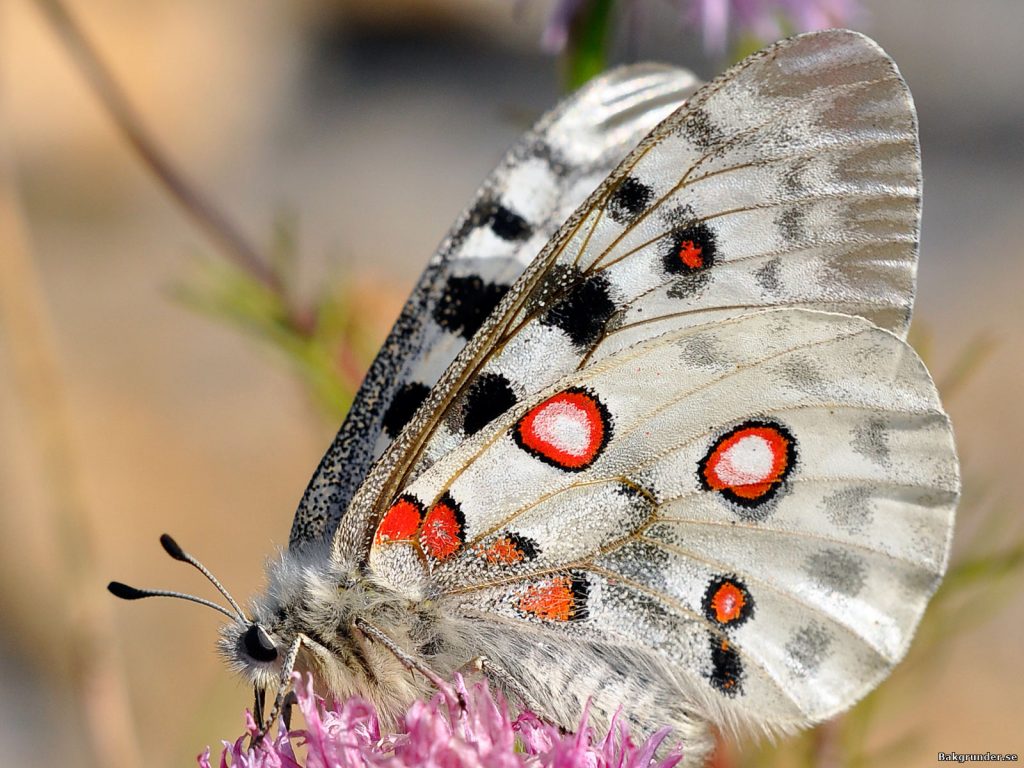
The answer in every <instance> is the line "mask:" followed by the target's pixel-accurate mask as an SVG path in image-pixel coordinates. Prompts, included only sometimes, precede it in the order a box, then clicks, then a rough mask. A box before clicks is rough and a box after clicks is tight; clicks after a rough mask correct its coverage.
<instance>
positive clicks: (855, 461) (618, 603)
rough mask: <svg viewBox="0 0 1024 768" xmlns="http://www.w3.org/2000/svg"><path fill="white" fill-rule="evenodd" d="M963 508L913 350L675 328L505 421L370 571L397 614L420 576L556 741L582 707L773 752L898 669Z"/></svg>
mask: <svg viewBox="0 0 1024 768" xmlns="http://www.w3.org/2000/svg"><path fill="white" fill-rule="evenodd" d="M958 488H959V480H958V468H957V460H956V454H955V450H954V447H953V440H952V434H951V430H950V427H949V422H948V419H947V417H946V416H945V414H944V413H943V412H942V408H941V405H940V403H939V400H938V396H937V394H936V392H935V388H934V385H933V384H932V382H931V379H930V378H929V376H928V373H927V371H926V370H925V368H924V365H923V364H922V363H921V362H920V360H919V359H918V358H917V356H916V355H915V354H914V352H913V350H912V349H911V348H910V347H909V346H908V345H907V344H906V343H905V342H904V341H902V340H900V339H898V338H897V337H896V336H894V335H893V334H891V333H889V332H887V331H884V330H882V329H880V328H878V327H877V326H874V325H872V324H871V323H869V322H868V321H866V320H864V319H863V318H859V317H851V316H846V315H838V314H830V313H822V312H812V311H807V310H799V309H782V310H769V311H764V312H760V313H754V314H746V315H740V316H738V317H735V318H732V319H729V320H724V321H721V320H714V321H712V322H710V323H707V324H702V325H689V324H686V323H680V324H679V325H678V326H677V327H675V328H671V329H668V330H665V331H664V332H660V333H659V334H658V335H652V336H651V337H649V338H647V339H644V340H642V341H639V342H637V343H635V344H634V345H632V346H631V347H630V348H629V349H626V350H622V351H619V352H616V353H615V354H612V355H609V356H608V357H606V358H604V359H603V360H601V361H600V362H598V363H595V364H593V365H589V366H587V367H586V368H585V369H583V370H581V371H578V372H575V373H573V374H571V375H569V376H567V377H565V378H563V379H562V380H560V381H559V382H558V383H557V384H556V385H555V386H554V387H552V388H550V389H548V390H546V391H545V392H543V393H541V395H540V396H539V397H538V398H536V399H535V400H531V401H529V402H528V403H525V404H521V405H517V406H516V407H514V408H513V409H510V411H509V412H507V413H506V414H503V415H502V416H501V417H500V418H499V419H497V420H496V421H495V423H494V424H492V425H491V426H490V427H489V428H488V429H486V430H483V431H481V432H480V433H478V434H477V435H475V436H473V437H472V438H470V439H469V440H467V441H465V442H464V443H463V444H462V445H460V446H459V448H457V449H456V450H455V451H452V452H451V453H450V454H448V455H447V456H445V457H443V458H442V459H440V460H439V461H437V462H436V463H435V464H434V465H433V466H431V467H430V468H429V469H428V470H427V471H426V472H424V473H423V474H422V475H420V476H419V477H418V478H417V479H416V480H415V481H414V482H413V483H411V484H410V485H409V486H407V487H406V488H405V489H404V490H403V494H402V496H401V497H400V499H399V501H398V502H396V504H395V505H393V507H392V510H393V511H400V510H401V508H402V506H403V505H409V504H413V505H415V506H417V507H418V508H419V509H421V510H422V518H423V519H422V522H421V523H420V525H419V527H418V531H417V533H416V534H415V535H410V536H408V537H405V538H404V539H403V537H401V536H389V535H387V534H388V533H389V531H390V529H391V527H393V526H394V520H393V519H392V517H393V514H394V512H393V511H389V512H388V513H387V514H386V515H385V516H384V519H383V521H382V522H381V526H380V528H379V531H378V535H377V537H376V539H375V543H374V545H373V547H372V549H371V554H370V566H371V569H372V571H373V573H374V574H375V576H376V578H378V579H382V580H384V581H385V582H387V583H389V584H390V586H391V587H392V588H393V589H395V590H396V591H398V592H400V593H403V592H404V593H408V592H409V590H410V589H422V587H421V586H420V585H417V584H414V583H412V582H411V581H410V580H409V574H410V569H409V567H408V562H409V560H408V558H409V557H410V555H415V556H416V557H424V558H425V560H426V562H427V564H428V566H429V581H428V585H427V587H426V589H427V590H428V593H429V594H430V595H431V597H433V598H434V599H436V600H438V601H439V603H440V608H439V611H440V612H441V613H442V614H443V615H444V616H445V617H448V619H449V620H450V621H452V622H453V623H455V624H458V623H459V622H464V623H465V627H464V628H463V629H461V630H455V632H456V634H460V635H462V636H467V637H468V636H472V637H474V638H478V639H479V643H480V646H479V648H478V652H479V653H482V654H486V655H489V656H490V657H491V658H493V659H495V660H496V661H497V662H498V663H500V664H501V665H503V666H505V667H506V668H507V669H508V670H509V671H510V672H511V673H512V674H513V675H514V676H515V677H516V678H517V679H519V680H520V681H521V682H523V683H524V684H525V685H526V686H527V688H528V690H530V691H531V692H532V693H533V694H534V696H535V698H536V699H537V700H538V701H541V702H545V703H546V704H547V705H548V706H550V707H551V708H552V709H553V710H554V711H555V712H556V713H558V714H559V715H560V716H561V717H564V718H565V719H566V720H565V721H566V722H574V718H576V717H578V715H579V712H580V709H581V708H582V706H583V704H584V702H585V700H586V698H587V697H588V696H593V697H594V702H595V706H596V708H597V710H598V711H599V712H601V711H603V712H604V713H605V714H608V713H610V712H612V711H614V709H615V708H616V707H618V706H620V705H621V706H623V707H624V708H625V711H626V713H627V715H629V716H630V717H631V718H632V719H633V720H634V721H635V722H638V723H639V724H641V725H644V724H646V725H648V726H649V727H655V726H659V725H663V724H665V722H667V723H668V724H673V725H679V726H680V727H681V730H682V731H683V732H684V733H686V732H687V730H686V729H687V726H688V725H691V724H692V723H693V721H700V720H711V721H712V722H715V723H718V724H719V725H725V726H730V725H746V726H757V727H759V728H760V729H766V730H769V731H772V732H778V731H784V730H788V729H792V728H794V727H797V726H799V725H802V724H806V723H808V722H813V721H818V720H821V719H824V718H826V717H829V716H831V715H833V714H835V713H836V712H838V711H840V710H842V709H844V708H846V707H848V706H849V705H850V704H852V703H853V702H854V701H855V700H856V699H858V698H859V697H860V696H862V695H863V694H864V693H866V692H867V690H869V689H870V688H871V687H873V686H874V685H875V684H877V682H878V681H879V680H880V679H881V678H882V677H883V676H884V675H885V674H887V672H888V671H889V670H890V669H891V668H892V666H893V665H894V664H895V663H896V662H897V661H899V659H900V658H902V656H903V655H904V653H905V652H906V650H907V647H908V644H909V641H910V638H911V636H912V634H913V632H914V629H915V627H916V625H917V623H918V621H919V619H920V617H921V614H922V612H923V610H924V607H925V604H926V602H927V599H928V597H929V596H930V595H931V593H932V591H933V590H934V588H935V587H936V585H937V583H938V581H939V579H940V578H941V574H942V573H943V571H944V569H945V564H946V559H947V554H948V548H949V542H950V536H951V531H952V523H953V512H954V507H955V503H956V499H957V493H958ZM414 530H415V529H414ZM416 552H419V553H422V554H421V555H419V554H416ZM569 640H571V642H567V641H569ZM693 736H694V735H693V734H692V733H690V739H689V741H688V743H687V744H686V746H687V747H688V748H691V749H694V748H696V746H699V739H698V740H697V741H694V738H693ZM695 745H696V746H695Z"/></svg>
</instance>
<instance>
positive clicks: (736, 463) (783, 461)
mask: <svg viewBox="0 0 1024 768" xmlns="http://www.w3.org/2000/svg"><path fill="white" fill-rule="evenodd" d="M795 464H796V439H795V438H794V437H793V435H792V433H791V432H790V431H789V430H788V429H786V428H785V427H783V426H782V425H781V424H777V423H775V422H770V421H747V422H744V423H743V424H740V425H739V426H736V427H733V428H732V429H730V430H729V431H728V432H726V433H725V434H724V435H722V436H721V437H719V438H718V439H717V440H716V441H715V442H714V444H713V445H712V446H711V447H710V448H709V449H708V452H707V453H706V454H704V458H702V459H701V460H700V462H699V463H698V465H697V478H698V480H699V482H700V484H701V487H703V488H704V489H705V490H708V491H717V492H718V493H720V494H722V495H723V496H724V497H725V498H727V499H728V500H729V501H732V502H735V503H736V504H739V505H740V506H744V507H756V506H758V505H759V504H762V503H764V502H765V501H767V500H768V499H770V498H771V497H772V496H774V495H775V493H776V492H777V491H778V489H779V487H780V486H781V485H782V483H783V482H784V481H785V480H786V478H787V477H789V474H790V473H791V472H792V471H793V466H794V465H795Z"/></svg>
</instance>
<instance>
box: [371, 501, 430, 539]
mask: <svg viewBox="0 0 1024 768" xmlns="http://www.w3.org/2000/svg"><path fill="white" fill-rule="evenodd" d="M422 519H423V505H422V504H421V503H420V502H419V500H418V499H417V498H416V497H415V496H409V495H404V496H399V497H398V498H397V499H395V501H394V503H392V505H391V506H390V507H388V511H387V512H385V513H384V517H382V518H381V521H380V524H379V525H378V526H377V533H376V535H375V536H374V537H373V543H374V544H385V543H387V542H389V541H411V540H412V539H413V537H414V536H415V535H416V532H417V531H418V530H419V527H420V520H422Z"/></svg>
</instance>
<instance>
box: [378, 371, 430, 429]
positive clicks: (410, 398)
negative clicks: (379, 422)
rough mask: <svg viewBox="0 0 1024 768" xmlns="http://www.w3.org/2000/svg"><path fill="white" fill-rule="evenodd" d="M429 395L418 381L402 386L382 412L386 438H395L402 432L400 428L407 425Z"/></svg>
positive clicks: (428, 390)
mask: <svg viewBox="0 0 1024 768" xmlns="http://www.w3.org/2000/svg"><path fill="white" fill-rule="evenodd" d="M428 394H430V387H428V386H427V385H426V384H421V383H420V382H418V381H410V382H408V383H407V384H403V385H402V386H401V388H399V390H398V391H397V392H396V393H395V397H394V399H393V400H392V401H391V405H389V406H388V409H387V410H386V411H385V412H384V419H383V425H384V431H385V432H386V433H387V435H388V437H390V438H392V439H393V438H395V437H397V436H398V433H399V432H401V431H402V427H404V426H405V425H406V424H408V423H409V420H410V419H411V418H412V417H413V414H415V413H416V409H417V408H419V407H420V406H421V405H422V404H423V401H424V400H426V399H427V395H428Z"/></svg>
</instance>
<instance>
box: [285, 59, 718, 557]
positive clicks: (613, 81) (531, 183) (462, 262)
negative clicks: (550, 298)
mask: <svg viewBox="0 0 1024 768" xmlns="http://www.w3.org/2000/svg"><path fill="white" fill-rule="evenodd" d="M697 85H698V83H697V81H696V79H695V78H694V77H693V75H691V74H690V73H688V72H685V71H682V70H678V69H674V68H670V67H662V66H657V65H639V66H632V67H624V68H621V69H618V70H614V71H612V72H609V73H608V74H606V75H604V76H602V77H600V78H597V79H596V80H594V81H593V82H591V83H590V84H588V85H587V86H586V87H585V88H583V89H582V90H580V91H579V92H578V93H576V94H574V95H573V96H571V97H569V98H568V99H566V101H564V102H563V103H562V104H561V105H559V106H558V107H557V108H555V109H554V110H553V111H551V112H550V113H548V114H547V115H546V116H544V117H543V118H542V119H541V120H540V121H539V122H538V123H537V125H535V126H534V127H533V128H532V129H531V130H530V131H529V132H527V133H526V134H525V135H524V136H523V137H522V138H521V139H520V140H519V141H518V142H517V143H516V144H515V145H514V146H513V147H512V149H511V150H510V151H509V152H508V153H507V155H506V156H505V158H504V159H503V160H502V162H501V163H500V164H499V166H498V167H497V169H496V170H495V171H494V172H493V173H492V174H491V176H489V177H488V179H487V180H486V181H485V182H484V184H483V185H482V187H481V188H480V190H479V191H478V193H477V196H476V199H475V200H474V201H473V203H472V204H471V205H470V206H469V208H467V209H466V211H465V212H464V213H463V214H462V215H461V216H460V217H459V220H458V221H457V222H456V223H455V225H454V226H453V228H452V230H451V231H450V233H449V235H448V236H447V238H446V239H445V240H444V242H443V243H442V244H441V246H440V248H439V249H438V251H437V253H436V254H435V255H434V257H433V258H432V259H431V261H430V263H429V264H428V266H427V268H426V270H425V271H424V273H423V275H422V276H421V277H420V280H419V282H418V283H417V285H416V287H415V288H414V289H413V292H412V295H411V296H410V297H409V300H408V301H407V303H406V305H405V307H404V308H403V310H402V313H401V315H400V316H399V318H398V320H397V322H396V323H395V325H394V327H393V328H392V330H391V332H390V334H389V335H388V338H387V340H386V341H385V342H384V345H383V347H382V348H381V350H380V352H379V353H378V355H377V358H376V359H375V360H374V362H373V364H372V365H371V367H370V370H369V372H368V373H367V375H366V378H365V380H364V381H363V384H362V386H361V387H360V389H359V392H358V393H357V394H356V397H355V400H354V402H353V405H352V408H351V410H350V412H349V415H348V417H347V418H346V420H345V422H344V424H343V425H342V427H341V429H340V430H339V432H338V434H337V436H336V437H335V439H334V441H333V443H332V444H331V446H330V448H329V449H328V451H327V453H326V455H325V456H324V457H323V459H322V461H321V462H320V465H319V467H318V468H317V470H316V473H315V474H314V476H313V478H312V480H311V481H310V483H309V486H308V487H307V489H306V491H305V494H304V495H303V498H302V501H301V503H300V504H299V508H298V510H297V512H296V515H295V519H294V522H293V524H292V530H291V535H290V538H289V546H290V548H296V547H302V546H303V545H304V544H305V543H306V542H310V541H320V540H323V539H329V537H330V536H331V535H332V533H333V532H334V529H335V528H336V527H337V525H338V521H339V520H340V519H341V517H342V515H343V513H344V510H345V508H346V507H347V505H348V502H349V500H350V498H351V497H352V494H353V493H354V492H355V489H356V488H357V487H358V486H359V484H360V483H361V482H362V480H363V478H364V476H365V474H366V472H367V470H368V469H369V467H370V465H371V464H372V462H373V461H374V460H375V459H377V458H378V457H379V456H380V455H381V454H382V453H383V452H384V450H385V449H386V448H387V446H388V445H389V444H390V442H391V440H392V439H393V438H394V437H395V436H396V435H397V434H398V433H399V432H400V430H401V429H402V427H403V426H404V425H405V423H406V422H407V421H408V420H409V418H411V416H412V415H413V413H414V412H415V410H416V408H417V407H418V406H419V405H420V404H421V403H422V402H423V400H424V399H425V398H426V395H427V393H428V392H429V390H430V388H431V387H432V386H433V385H434V384H435V383H436V381H437V380H438V378H439V377H440V375H441V374H442V372H443V371H444V370H445V369H446V368H447V367H448V365H449V364H450V363H451V362H452V361H453V360H454V359H455V357H456V356H457V355H458V353H459V352H460V351H461V350H462V349H463V347H464V346H465V344H466V342H467V341H468V339H469V338H471V337H472V336H473V334H474V333H475V332H476V331H477V330H478V329H479V328H480V326H481V325H482V324H483V323H484V321H485V320H486V319H487V317H488V315H489V314H490V312H491V310H492V309H493V308H494V307H495V306H496V305H497V303H498V302H499V300H500V299H501V298H502V297H503V296H504V295H505V293H506V292H507V291H508V288H509V286H510V285H511V284H512V283H514V282H515V280H516V279H517V278H518V277H519V275H520V274H521V273H522V271H523V269H524V268H525V267H526V265H527V264H529V263H530V261H531V260H532V259H533V258H534V256H535V255H536V254H537V253H538V252H539V251H540V250H541V249H542V248H543V246H544V245H545V243H546V242H547V241H548V240H549V239H550V237H551V236H552V235H553V234H554V233H555V231H556V230H557V228H558V226H559V225H560V224H561V223H562V222H563V221H564V220H565V219H566V218H567V217H568V216H569V215H570V214H571V213H572V211H573V210H574V209H575V208H576V207H577V206H578V205H579V204H580V203H581V202H582V201H583V200H584V199H585V198H586V197H587V195H589V194H590V193H591V192H592V191H593V190H594V189H595V188H596V187H597V186H598V184H600V183H601V182H602V181H603V180H604V179H605V177H606V176H607V175H608V173H609V172H610V171H611V170H612V169H613V168H614V167H615V166H616V165H617V164H618V163H619V162H620V161H621V159H622V158H623V157H624V156H625V154H626V153H627V152H628V151H629V150H630V149H632V148H633V147H634V146H635V145H636V143H637V142H638V141H639V140H640V139H641V138H642V137H643V136H644V135H645V134H646V133H647V132H648V131H650V129H651V128H652V127H653V126H654V125H656V124H657V123H658V122H659V121H660V120H661V119H662V118H663V117H665V116H666V115H667V114H669V113H671V112H672V111H673V110H674V109H675V108H677V107H678V106H679V104H680V103H681V102H682V101H683V100H684V99H685V98H687V96H689V94H690V93H691V92H692V91H693V90H695V89H696V87H697Z"/></svg>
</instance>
